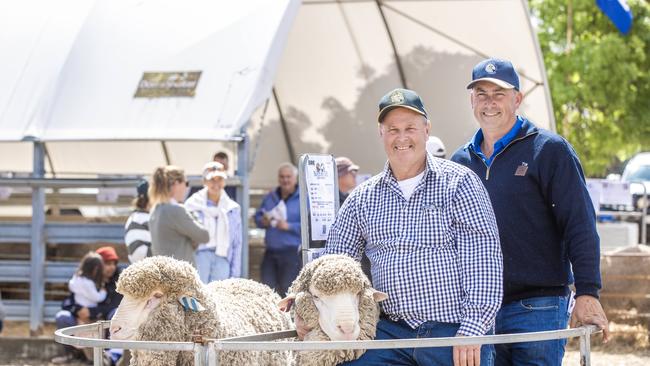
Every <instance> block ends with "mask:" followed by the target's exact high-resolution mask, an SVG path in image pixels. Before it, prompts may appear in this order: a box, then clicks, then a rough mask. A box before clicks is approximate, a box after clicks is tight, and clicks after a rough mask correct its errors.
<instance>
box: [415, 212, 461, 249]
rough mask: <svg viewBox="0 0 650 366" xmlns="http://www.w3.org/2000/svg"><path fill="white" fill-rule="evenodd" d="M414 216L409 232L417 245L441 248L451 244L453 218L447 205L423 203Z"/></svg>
mask: <svg viewBox="0 0 650 366" xmlns="http://www.w3.org/2000/svg"><path fill="white" fill-rule="evenodd" d="M414 217H415V218H416V219H415V220H413V223H412V224H410V225H408V226H409V227H410V230H409V231H408V233H409V236H410V237H409V239H411V240H412V241H413V242H415V243H416V245H417V246H422V247H427V248H433V249H441V248H444V247H446V246H448V245H449V244H451V242H452V240H451V238H452V235H451V220H450V218H449V214H448V212H447V210H446V209H445V206H442V205H439V204H435V203H431V204H426V203H425V204H422V205H421V206H420V208H419V212H418V213H416V214H415V215H414Z"/></svg>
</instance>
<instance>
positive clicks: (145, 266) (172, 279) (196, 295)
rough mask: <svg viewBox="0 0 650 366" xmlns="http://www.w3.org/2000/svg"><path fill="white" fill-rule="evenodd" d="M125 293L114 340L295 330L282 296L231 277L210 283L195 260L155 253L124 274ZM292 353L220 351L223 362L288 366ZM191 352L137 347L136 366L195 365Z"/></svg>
mask: <svg viewBox="0 0 650 366" xmlns="http://www.w3.org/2000/svg"><path fill="white" fill-rule="evenodd" d="M117 291H118V292H120V293H121V294H122V295H124V299H123V300H122V302H121V303H120V306H119V307H118V309H117V312H116V314H115V316H114V317H113V320H112V322H111V328H110V330H111V339H120V340H143V341H145V340H146V341H161V342H172V341H175V342H188V341H191V339H192V336H193V335H201V336H203V337H209V338H227V337H234V336H242V335H251V334H256V333H263V332H273V331H281V330H289V329H291V328H292V326H291V321H290V319H289V317H288V315H287V314H286V313H283V312H282V311H280V310H279V309H278V308H277V303H278V301H280V297H279V296H278V295H277V294H276V293H275V292H273V291H272V290H271V289H270V288H269V287H267V286H265V285H262V284H260V283H257V282H254V281H251V280H244V279H230V280H225V281H219V282H214V283H212V284H210V285H207V286H206V285H204V284H203V283H202V282H201V280H200V279H199V276H198V274H197V272H196V270H195V269H194V267H192V266H191V265H190V264H189V263H187V262H183V261H179V260H176V259H173V258H169V257H150V258H146V259H144V260H142V261H139V262H137V263H134V264H132V265H131V266H129V267H128V268H127V269H126V270H124V272H122V274H121V276H120V279H119V281H118V283H117ZM291 357H292V356H291V354H290V352H279V351H278V352H220V353H219V364H220V365H288V364H291V363H292V361H291V359H292V358H291ZM193 363H194V359H193V354H192V353H191V352H174V351H149V350H134V352H133V357H132V360H131V365H135V366H167V365H192V364H193Z"/></svg>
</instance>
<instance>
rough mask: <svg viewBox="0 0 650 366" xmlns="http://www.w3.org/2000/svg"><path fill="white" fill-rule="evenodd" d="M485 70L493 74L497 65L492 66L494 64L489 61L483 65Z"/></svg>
mask: <svg viewBox="0 0 650 366" xmlns="http://www.w3.org/2000/svg"><path fill="white" fill-rule="evenodd" d="M485 71H486V72H487V73H488V74H494V73H496V72H497V67H496V66H494V64H492V63H490V64H487V65H485Z"/></svg>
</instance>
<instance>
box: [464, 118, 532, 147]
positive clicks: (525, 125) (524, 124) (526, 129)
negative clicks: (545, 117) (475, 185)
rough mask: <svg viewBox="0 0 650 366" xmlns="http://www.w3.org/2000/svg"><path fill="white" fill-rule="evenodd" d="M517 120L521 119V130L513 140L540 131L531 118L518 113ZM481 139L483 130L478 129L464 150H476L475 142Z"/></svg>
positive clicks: (479, 141)
mask: <svg viewBox="0 0 650 366" xmlns="http://www.w3.org/2000/svg"><path fill="white" fill-rule="evenodd" d="M517 120H518V121H521V127H520V128H519V131H517V133H516V134H515V136H514V137H513V138H512V140H513V141H514V140H517V139H520V138H522V137H525V136H528V135H531V134H533V133H537V132H539V128H537V126H535V125H534V124H533V123H532V122H531V121H530V120H528V118H526V117H522V116H519V115H517ZM479 134H480V139H479V138H478V136H479ZM481 141H483V131H481V130H480V129H479V130H478V131H476V134H474V136H472V139H471V140H469V142H467V143H466V144H465V146H464V147H463V150H465V151H467V150H468V149H472V151H476V150H475V149H474V144H475V143H478V144H480V143H481Z"/></svg>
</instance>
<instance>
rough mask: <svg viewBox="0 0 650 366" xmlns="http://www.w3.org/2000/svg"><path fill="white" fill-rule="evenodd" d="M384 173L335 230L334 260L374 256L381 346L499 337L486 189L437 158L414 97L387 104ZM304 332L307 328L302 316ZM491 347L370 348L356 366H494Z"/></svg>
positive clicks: (383, 105) (497, 279)
mask: <svg viewBox="0 0 650 366" xmlns="http://www.w3.org/2000/svg"><path fill="white" fill-rule="evenodd" d="M378 121H379V126H378V127H379V137H380V138H381V141H382V143H383V146H384V151H385V152H386V156H387V158H388V162H387V163H386V165H385V167H384V170H383V171H382V172H381V173H379V174H378V175H376V176H374V177H372V178H370V179H369V180H367V181H365V182H364V183H362V184H361V185H359V186H358V187H357V188H355V189H354V190H353V191H352V193H350V196H349V197H348V198H347V200H346V201H345V204H344V205H343V207H341V209H340V211H339V212H338V214H337V216H336V219H335V221H334V223H333V225H332V226H331V228H330V232H329V236H328V239H327V244H326V246H325V253H326V254H345V255H349V256H351V257H353V258H356V259H358V260H359V259H361V256H362V254H363V253H365V254H367V256H368V258H369V259H370V264H371V270H372V274H373V279H372V283H373V287H374V288H376V289H377V290H379V291H382V292H384V293H386V294H388V299H386V300H384V301H382V302H380V303H379V305H380V307H381V310H382V317H381V318H380V320H379V322H378V324H377V336H376V339H402V338H422V337H427V338H429V337H453V336H479V335H484V334H486V333H489V332H491V330H492V328H493V326H494V318H495V316H496V313H497V310H498V309H499V305H500V304H501V295H502V288H501V283H502V277H501V270H502V258H501V249H500V247H499V236H498V231H497V227H496V221H495V219H494V215H493V213H492V208H491V206H490V200H489V198H488V195H487V192H486V191H485V188H484V187H483V185H482V184H481V181H480V180H479V178H478V177H477V176H476V175H475V174H474V173H472V171H471V170H469V169H467V168H465V167H463V166H461V165H458V164H456V163H453V162H450V161H448V160H443V159H433V158H432V157H431V155H429V154H427V152H426V150H425V145H426V142H427V138H428V136H429V129H430V126H431V124H430V122H429V120H428V114H427V111H426V109H425V108H424V104H423V103H422V100H421V99H420V97H419V96H418V95H417V93H415V92H414V91H412V90H407V89H395V90H393V91H391V92H389V93H387V94H386V95H385V96H384V97H383V98H381V100H380V102H379V117H378ZM296 328H297V329H298V330H299V334H300V335H302V334H304V331H305V327H304V323H303V322H302V320H301V319H296ZM493 352H494V347H493V346H492V345H484V346H482V347H481V346H480V345H469V346H455V347H434V348H418V349H417V350H415V349H413V348H410V349H373V350H367V351H366V352H365V353H364V354H363V355H362V356H361V357H360V358H359V359H357V360H356V361H352V362H350V363H346V365H347V364H349V365H389V364H400V365H451V364H454V365H462V366H467V365H472V366H475V365H491V364H492V356H493Z"/></svg>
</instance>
